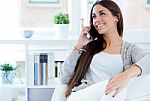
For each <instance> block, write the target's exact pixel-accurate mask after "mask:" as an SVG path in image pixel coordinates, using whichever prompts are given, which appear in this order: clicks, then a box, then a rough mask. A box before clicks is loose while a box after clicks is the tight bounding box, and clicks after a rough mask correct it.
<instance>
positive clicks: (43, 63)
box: [34, 53, 53, 85]
mask: <svg viewBox="0 0 150 101" xmlns="http://www.w3.org/2000/svg"><path fill="white" fill-rule="evenodd" d="M48 56H49V55H48V53H38V54H35V55H34V85H48V71H49V69H50V68H53V67H49V66H50V63H51V62H48V61H49V58H48Z"/></svg>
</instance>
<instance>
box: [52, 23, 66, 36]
mask: <svg viewBox="0 0 150 101" xmlns="http://www.w3.org/2000/svg"><path fill="white" fill-rule="evenodd" d="M54 28H55V37H56V39H67V38H68V35H69V24H55V25H54Z"/></svg>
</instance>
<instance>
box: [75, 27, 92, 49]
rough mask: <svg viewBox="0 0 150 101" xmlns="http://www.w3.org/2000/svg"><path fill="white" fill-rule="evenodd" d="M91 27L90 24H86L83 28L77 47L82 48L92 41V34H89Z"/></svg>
mask: <svg viewBox="0 0 150 101" xmlns="http://www.w3.org/2000/svg"><path fill="white" fill-rule="evenodd" d="M90 28H91V27H90V26H85V27H83V28H82V31H81V33H80V36H79V39H78V42H77V45H76V48H78V49H81V48H82V47H83V46H85V45H87V44H88V43H89V42H91V41H92V39H91V36H90V34H89V31H90Z"/></svg>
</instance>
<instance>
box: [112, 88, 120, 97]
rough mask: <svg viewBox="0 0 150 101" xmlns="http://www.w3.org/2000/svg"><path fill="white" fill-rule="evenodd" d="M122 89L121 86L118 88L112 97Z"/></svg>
mask: <svg viewBox="0 0 150 101" xmlns="http://www.w3.org/2000/svg"><path fill="white" fill-rule="evenodd" d="M120 91H121V88H118V89H116V91H115V93H114V94H113V96H112V97H115V96H116V95H117V94H118V93H119V92H120Z"/></svg>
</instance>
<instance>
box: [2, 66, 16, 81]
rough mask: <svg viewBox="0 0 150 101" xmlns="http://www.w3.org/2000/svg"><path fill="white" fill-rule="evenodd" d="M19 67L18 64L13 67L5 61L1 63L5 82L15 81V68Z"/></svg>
mask: <svg viewBox="0 0 150 101" xmlns="http://www.w3.org/2000/svg"><path fill="white" fill-rule="evenodd" d="M17 68H18V66H17V67H13V66H12V65H11V64H9V63H5V64H2V65H0V70H1V71H2V77H3V78H2V81H3V83H12V82H13V78H14V74H15V70H16V69H17Z"/></svg>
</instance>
